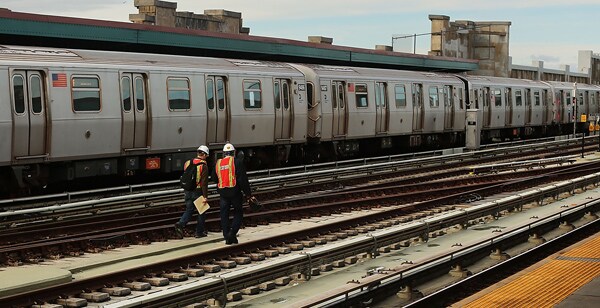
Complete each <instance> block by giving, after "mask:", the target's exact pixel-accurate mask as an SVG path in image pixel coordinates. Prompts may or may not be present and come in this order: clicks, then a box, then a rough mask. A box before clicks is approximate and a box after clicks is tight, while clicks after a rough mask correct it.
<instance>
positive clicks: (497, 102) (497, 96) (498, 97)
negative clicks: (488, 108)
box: [493, 89, 502, 107]
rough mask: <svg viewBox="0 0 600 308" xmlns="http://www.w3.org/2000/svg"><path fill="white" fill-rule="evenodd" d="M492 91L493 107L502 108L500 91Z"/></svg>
mask: <svg viewBox="0 0 600 308" xmlns="http://www.w3.org/2000/svg"><path fill="white" fill-rule="evenodd" d="M493 91H494V92H493V95H494V106H496V107H502V92H500V89H494V90H493Z"/></svg>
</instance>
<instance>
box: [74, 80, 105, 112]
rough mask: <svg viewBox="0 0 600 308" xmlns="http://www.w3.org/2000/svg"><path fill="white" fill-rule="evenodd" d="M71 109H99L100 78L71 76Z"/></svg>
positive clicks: (76, 110) (78, 110)
mask: <svg viewBox="0 0 600 308" xmlns="http://www.w3.org/2000/svg"><path fill="white" fill-rule="evenodd" d="M72 85H73V89H72V90H73V110H74V111H75V112H80V111H100V78H98V77H73V80H72Z"/></svg>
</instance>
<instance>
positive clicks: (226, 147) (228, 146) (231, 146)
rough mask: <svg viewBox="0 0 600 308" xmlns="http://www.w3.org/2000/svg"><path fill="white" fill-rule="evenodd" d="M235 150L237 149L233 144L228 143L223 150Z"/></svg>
mask: <svg viewBox="0 0 600 308" xmlns="http://www.w3.org/2000/svg"><path fill="white" fill-rule="evenodd" d="M233 151H235V148H234V147H233V144H231V143H227V144H225V145H224V146H223V152H233Z"/></svg>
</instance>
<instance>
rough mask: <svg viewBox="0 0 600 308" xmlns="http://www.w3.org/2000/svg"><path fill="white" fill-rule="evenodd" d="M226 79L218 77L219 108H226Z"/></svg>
mask: <svg viewBox="0 0 600 308" xmlns="http://www.w3.org/2000/svg"><path fill="white" fill-rule="evenodd" d="M225 93H226V92H225V80H224V79H223V78H221V77H217V103H218V107H219V110H225Z"/></svg>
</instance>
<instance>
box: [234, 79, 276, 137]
mask: <svg viewBox="0 0 600 308" xmlns="http://www.w3.org/2000/svg"><path fill="white" fill-rule="evenodd" d="M229 81H230V85H231V91H230V97H231V104H230V106H229V111H230V118H229V121H230V122H229V123H230V130H229V131H230V136H229V141H230V142H231V143H233V144H234V145H235V146H236V147H249V146H256V145H272V144H273V140H274V131H275V122H274V121H275V120H274V117H275V114H274V108H275V107H274V103H273V100H274V99H273V79H271V78H265V77H260V76H259V75H238V76H230V80H229Z"/></svg>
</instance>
